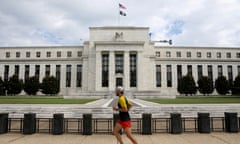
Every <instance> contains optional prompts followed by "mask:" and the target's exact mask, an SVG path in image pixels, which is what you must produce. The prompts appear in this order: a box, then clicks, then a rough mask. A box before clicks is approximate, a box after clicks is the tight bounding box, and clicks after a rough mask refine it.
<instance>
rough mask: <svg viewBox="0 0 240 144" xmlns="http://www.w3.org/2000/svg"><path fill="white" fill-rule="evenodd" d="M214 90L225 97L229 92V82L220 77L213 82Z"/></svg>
mask: <svg viewBox="0 0 240 144" xmlns="http://www.w3.org/2000/svg"><path fill="white" fill-rule="evenodd" d="M215 88H216V90H217V92H218V93H219V94H221V95H226V94H227V93H229V90H230V85H229V81H228V80H227V79H226V77H225V76H220V77H218V78H217V79H216V81H215Z"/></svg>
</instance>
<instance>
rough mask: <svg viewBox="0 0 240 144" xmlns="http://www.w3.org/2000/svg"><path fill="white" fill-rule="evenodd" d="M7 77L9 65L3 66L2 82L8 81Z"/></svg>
mask: <svg viewBox="0 0 240 144" xmlns="http://www.w3.org/2000/svg"><path fill="white" fill-rule="evenodd" d="M8 77H9V65H5V66H4V81H8Z"/></svg>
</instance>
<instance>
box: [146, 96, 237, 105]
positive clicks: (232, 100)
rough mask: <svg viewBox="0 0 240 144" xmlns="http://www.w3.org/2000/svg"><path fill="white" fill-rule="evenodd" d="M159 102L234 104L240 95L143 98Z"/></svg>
mask: <svg viewBox="0 0 240 144" xmlns="http://www.w3.org/2000/svg"><path fill="white" fill-rule="evenodd" d="M144 100H146V101H150V102H155V103H160V104H234V103H240V97H239V98H238V97H232V98H231V97H196V98H194V97H191V98H189V97H181V98H176V99H159V98H156V99H144Z"/></svg>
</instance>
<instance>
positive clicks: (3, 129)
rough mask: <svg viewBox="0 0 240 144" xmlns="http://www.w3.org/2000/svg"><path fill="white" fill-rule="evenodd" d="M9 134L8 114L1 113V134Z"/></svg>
mask: <svg viewBox="0 0 240 144" xmlns="http://www.w3.org/2000/svg"><path fill="white" fill-rule="evenodd" d="M7 132H8V113H0V134H3V133H7Z"/></svg>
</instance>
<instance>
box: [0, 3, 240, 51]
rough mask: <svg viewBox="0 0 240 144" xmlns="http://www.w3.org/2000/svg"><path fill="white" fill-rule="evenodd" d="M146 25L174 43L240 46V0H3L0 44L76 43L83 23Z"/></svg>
mask: <svg viewBox="0 0 240 144" xmlns="http://www.w3.org/2000/svg"><path fill="white" fill-rule="evenodd" d="M119 2H120V3H122V4H123V5H124V6H125V7H127V9H126V10H125V12H126V13H127V16H126V17H120V25H121V26H144V27H149V28H150V32H151V33H153V35H152V39H153V40H163V39H167V40H168V39H172V40H173V44H174V45H175V46H216V47H240V12H239V8H240V1H239V0H141V1H139V0H101V1H99V0H88V1H86V0H67V1H66V0H41V1H39V0H3V1H1V5H0V26H1V27H0V46H39V45H50V46H51V45H81V44H82V40H88V37H89V33H88V30H89V29H88V28H89V27H93V26H117V25H118V24H119V23H118V18H119V16H118V13H119V9H118V3H119Z"/></svg>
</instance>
